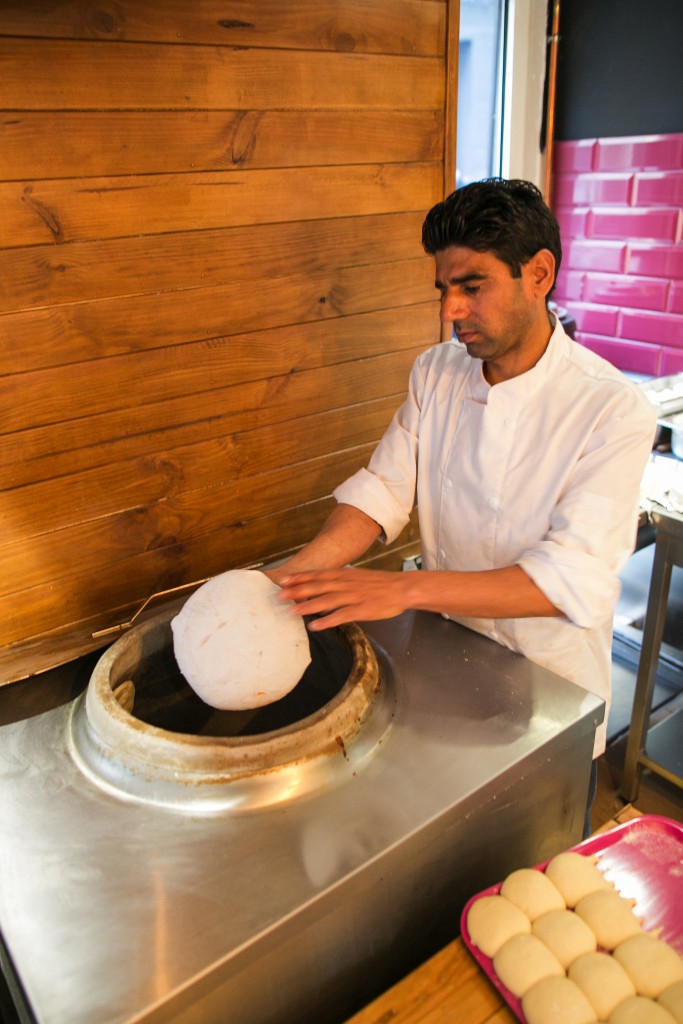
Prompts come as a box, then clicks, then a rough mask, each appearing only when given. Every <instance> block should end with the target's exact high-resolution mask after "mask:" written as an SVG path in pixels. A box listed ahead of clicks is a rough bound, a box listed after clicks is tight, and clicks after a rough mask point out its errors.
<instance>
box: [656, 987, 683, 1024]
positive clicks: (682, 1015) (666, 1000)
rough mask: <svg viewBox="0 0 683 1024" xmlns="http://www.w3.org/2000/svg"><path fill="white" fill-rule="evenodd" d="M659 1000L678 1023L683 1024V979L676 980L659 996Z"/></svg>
mask: <svg viewBox="0 0 683 1024" xmlns="http://www.w3.org/2000/svg"><path fill="white" fill-rule="evenodd" d="M657 1002H658V1003H659V1005H660V1006H663V1007H664V1009H665V1010H668V1011H669V1013H670V1014H671V1016H672V1017H673V1018H674V1019H675V1021H676V1024H683V979H682V980H681V981H675V982H674V983H673V985H669V986H668V988H665V989H664V991H663V992H660V994H659V995H658V996H657Z"/></svg>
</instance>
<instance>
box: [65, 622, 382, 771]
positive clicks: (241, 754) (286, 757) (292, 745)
mask: <svg viewBox="0 0 683 1024" xmlns="http://www.w3.org/2000/svg"><path fill="white" fill-rule="evenodd" d="M174 614H175V612H174V611H169V612H164V613H162V614H160V615H157V616H155V617H154V618H153V619H149V620H148V621H147V622H144V623H142V624H140V625H139V626H135V627H134V628H133V629H131V630H130V631H129V632H128V633H126V634H125V635H124V636H122V637H120V638H119V639H118V640H117V641H115V642H114V644H112V646H111V647H110V648H108V649H107V650H106V651H105V652H104V654H103V655H102V657H101V658H100V659H99V661H98V662H97V664H96V665H95V668H94V670H93V673H92V676H91V678H90V682H89V684H88V687H87V690H86V694H85V716H86V718H87V723H88V730H89V731H90V732H91V733H94V734H95V736H96V737H97V740H98V745H102V744H103V745H104V747H105V748H106V749H107V751H108V753H109V754H110V756H112V757H114V758H116V759H121V760H123V761H125V762H130V761H133V762H137V763H138V764H139V765H140V766H143V765H144V766H146V768H147V769H148V770H149V769H150V768H154V767H156V768H158V769H161V770H166V771H171V772H174V773H176V774H181V775H182V774H184V773H191V774H192V775H197V774H200V775H201V774H206V775H213V776H216V775H221V776H226V775H227V776H230V777H234V776H241V775H246V774H252V773H253V772H259V771H267V770H269V769H274V768H278V767H282V766H283V765H286V764H291V763H293V762H297V761H302V760H305V759H308V758H311V757H315V756H317V755H322V754H329V753H332V752H335V753H344V752H345V749H346V745H347V744H348V743H350V742H351V741H352V739H353V737H354V736H355V734H356V733H357V732H358V731H359V729H360V728H361V726H362V725H363V723H364V721H365V719H366V718H367V717H368V715H369V714H370V712H371V710H372V706H373V704H374V702H375V700H376V697H377V693H378V689H379V686H380V673H379V665H378V662H377V657H376V655H375V652H374V650H373V648H372V646H371V645H370V642H369V640H368V639H367V637H366V635H365V634H364V633H363V631H362V630H361V629H360V627H359V626H357V625H356V624H355V623H350V624H348V625H346V626H342V627H340V629H341V631H342V632H343V634H344V635H345V637H346V639H347V640H348V643H349V646H350V648H351V653H352V658H353V662H352V668H351V671H350V673H349V676H348V678H347V679H346V681H345V682H344V684H343V685H342V687H341V689H340V690H339V692H338V693H337V694H336V695H335V696H334V697H333V698H332V699H331V700H330V701H328V703H327V704H326V705H325V706H324V707H322V708H320V710H318V711H316V712H315V713H314V714H312V715H309V716H308V717H307V718H304V719H302V720H301V721H299V722H297V723H295V724H293V725H288V726H286V727H284V728H281V729H277V730H274V731H272V732H267V733H262V734H261V735H258V736H231V737H224V736H219V737H214V736H203V735H202V736H197V735H185V734H181V733H176V732H170V731H168V730H165V729H162V728H159V727H158V726H154V725H150V724H148V723H146V722H143V721H141V720H139V719H137V718H136V717H135V715H134V714H129V712H127V711H126V710H124V708H123V707H121V705H120V704H119V702H118V700H117V699H116V697H115V696H114V692H113V691H114V689H115V688H116V687H117V686H119V685H120V684H121V683H123V682H125V681H126V680H129V679H132V680H133V682H135V675H136V667H137V666H138V665H139V663H140V660H141V656H142V653H143V651H144V656H145V657H149V656H150V655H153V654H154V652H155V651H158V650H161V649H162V647H164V646H165V645H167V644H168V643H169V642H170V639H169V638H170V636H171V629H170V622H171V619H172V618H173V615H174Z"/></svg>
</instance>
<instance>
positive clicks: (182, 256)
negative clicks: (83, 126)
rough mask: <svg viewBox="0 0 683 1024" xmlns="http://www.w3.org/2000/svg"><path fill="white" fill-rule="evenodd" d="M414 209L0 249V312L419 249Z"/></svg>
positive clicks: (377, 259)
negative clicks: (327, 218)
mask: <svg viewBox="0 0 683 1024" xmlns="http://www.w3.org/2000/svg"><path fill="white" fill-rule="evenodd" d="M423 219H424V218H423V214H422V213H391V214H383V215H379V216H374V217H372V216H370V217H346V218H342V219H335V220H308V221H297V222H294V223H281V224H248V225H244V226H242V227H235V228H218V229H216V230H210V229H205V230H203V231H190V232H176V233H173V234H163V235H151V236H150V235H147V236H144V237H142V238H138V237H132V238H114V239H106V240H104V241H101V240H95V241H91V242H84V243H78V244H69V245H60V246H58V247H57V246H55V245H54V244H53V243H51V244H49V245H39V246H31V247H28V248H22V249H5V250H0V312H7V311H14V310H19V309H25V308H29V307H31V306H52V305H60V304H62V303H65V302H84V301H86V300H88V299H102V298H107V297H110V296H114V295H130V294H140V293H141V292H159V291H173V290H175V289H181V288H205V287H207V286H208V285H211V284H226V283H227V282H229V281H232V282H234V281H249V282H252V283H254V282H257V281H258V282H259V291H260V290H261V282H263V281H264V280H267V279H269V278H271V277H284V276H287V275H291V274H293V273H302V274H303V273H305V274H310V273H316V272H319V271H321V270H325V269H327V268H330V267H347V266H370V265H372V264H374V263H387V262H390V261H392V262H393V261H396V260H403V259H412V258H416V257H418V256H423V255H424V254H423V251H422V245H421V234H422V221H423Z"/></svg>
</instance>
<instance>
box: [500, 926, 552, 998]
mask: <svg viewBox="0 0 683 1024" xmlns="http://www.w3.org/2000/svg"><path fill="white" fill-rule="evenodd" d="M493 969H494V971H495V972H496V974H497V975H498V977H499V978H500V980H501V981H502V982H503V984H504V985H505V987H506V988H507V989H509V991H510V992H512V994H513V995H515V996H520V997H521V996H523V995H524V993H525V992H528V991H529V989H530V988H531V986H532V985H535V984H536V982H537V981H541V979H542V978H549V977H551V976H554V977H557V978H563V977H564V976H565V975H564V967H563V966H562V964H561V963H560V961H559V960H558V959H557V957H556V956H555V955H554V953H551V952H550V950H549V949H548V947H547V946H545V945H544V944H543V943H542V942H541V940H540V939H537V938H536V936H535V935H525V934H521V935H513V936H512V938H511V939H508V940H507V942H505V943H503V945H502V946H501V947H500V949H499V950H498V952H497V953H496V955H495V956H494V958H493Z"/></svg>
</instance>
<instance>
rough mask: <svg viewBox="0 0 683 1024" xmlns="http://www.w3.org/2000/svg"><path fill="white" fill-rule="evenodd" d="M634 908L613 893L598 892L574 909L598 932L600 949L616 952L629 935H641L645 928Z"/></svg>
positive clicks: (611, 891) (591, 894) (629, 902)
mask: <svg viewBox="0 0 683 1024" xmlns="http://www.w3.org/2000/svg"><path fill="white" fill-rule="evenodd" d="M634 905H635V901H634V900H626V899H624V897H623V896H620V895H619V893H618V892H615V891H614V890H610V889H598V890H597V891H596V892H592V893H589V895H588V896H584V897H583V899H580V900H579V902H578V903H577V904H576V908H575V909H576V913H577V914H578V915H579V917H582V918H583V919H584V921H585V922H586V924H587V925H588V926H589V928H592V929H593V931H594V932H595V937H596V939H597V940H598V945H599V946H603V947H604V948H605V949H614V947H615V946H618V945H619V943H620V942H623V941H624V939H627V938H628V937H629V936H630V935H636V934H637V933H638V932H640V931H642V925H641V923H640V921H639V920H638V918H637V917H636V915H635V914H634V913H633V907H634Z"/></svg>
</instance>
